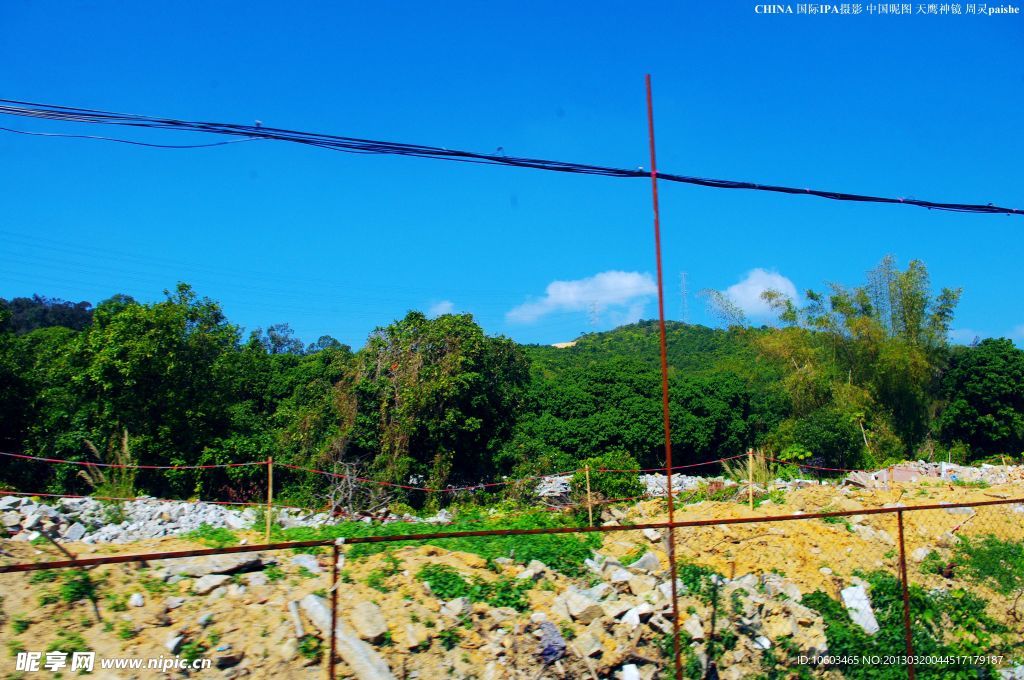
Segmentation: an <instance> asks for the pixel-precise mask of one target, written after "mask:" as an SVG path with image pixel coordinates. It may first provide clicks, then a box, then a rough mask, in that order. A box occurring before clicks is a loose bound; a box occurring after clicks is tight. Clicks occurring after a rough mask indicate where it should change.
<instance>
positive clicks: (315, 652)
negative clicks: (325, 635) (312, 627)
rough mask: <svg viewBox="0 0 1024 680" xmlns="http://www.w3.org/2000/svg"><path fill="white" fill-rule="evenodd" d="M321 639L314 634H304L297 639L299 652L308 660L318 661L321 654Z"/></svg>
mask: <svg viewBox="0 0 1024 680" xmlns="http://www.w3.org/2000/svg"><path fill="white" fill-rule="evenodd" d="M323 647H324V643H323V641H322V640H321V639H320V638H318V637H317V636H315V635H304V636H303V637H302V638H301V639H300V640H299V654H301V655H302V656H304V657H306V658H307V659H309V660H310V661H316V662H319V661H320V657H321V656H322V655H323Z"/></svg>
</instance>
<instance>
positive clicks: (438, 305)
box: [427, 300, 455, 319]
mask: <svg viewBox="0 0 1024 680" xmlns="http://www.w3.org/2000/svg"><path fill="white" fill-rule="evenodd" d="M454 311H455V303H454V302H452V301H451V300H441V301H440V302H435V303H434V304H432V305H430V308H429V309H428V310H427V316H429V317H430V318H432V319H433V318H434V317H438V316H441V315H442V314H451V313H452V312H454Z"/></svg>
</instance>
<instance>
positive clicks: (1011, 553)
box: [952, 535, 1024, 595]
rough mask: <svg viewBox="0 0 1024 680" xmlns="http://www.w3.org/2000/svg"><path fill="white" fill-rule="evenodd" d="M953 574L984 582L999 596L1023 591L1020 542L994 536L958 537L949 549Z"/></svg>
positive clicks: (1023, 550) (1023, 564)
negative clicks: (951, 556)
mask: <svg viewBox="0 0 1024 680" xmlns="http://www.w3.org/2000/svg"><path fill="white" fill-rule="evenodd" d="M952 561H953V564H954V574H957V573H958V572H959V573H962V574H963V575H964V576H966V577H967V578H969V579H971V580H973V581H978V582H981V583H985V584H986V585H988V586H989V587H991V588H992V589H993V590H995V591H996V592H998V593H1001V594H1003V595H1010V594H1011V593H1015V592H1018V591H1020V590H1024V543H1017V542H1014V541H1003V540H1000V539H998V538H996V537H995V536H992V535H988V536H981V537H973V538H970V537H967V536H961V537H960V542H959V543H957V544H956V547H955V548H954V550H953V560H952Z"/></svg>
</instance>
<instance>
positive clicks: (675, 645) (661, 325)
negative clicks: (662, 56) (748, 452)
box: [645, 73, 683, 680]
mask: <svg viewBox="0 0 1024 680" xmlns="http://www.w3.org/2000/svg"><path fill="white" fill-rule="evenodd" d="M645 84H646V86H647V133H648V138H649V140H650V147H651V199H652V202H653V205H654V257H655V260H656V261H657V269H658V330H659V333H660V339H661V411H662V420H663V421H664V425H665V477H666V480H667V481H666V492H667V495H668V521H669V524H673V523H674V522H675V514H676V510H675V499H673V498H672V430H671V427H670V425H669V408H668V350H667V343H666V340H665V285H664V283H663V280H662V272H661V214H660V212H659V209H658V160H657V156H656V154H655V152H654V98H653V96H652V95H651V74H649V73H648V74H647V77H646V78H645ZM668 566H669V578H670V579H671V581H672V653H673V656H674V659H675V667H676V674H675V675H676V680H682V678H683V662H682V659H681V658H680V656H679V594H678V593H677V592H676V590H677V588H676V532H675V528H674V527H669V530H668Z"/></svg>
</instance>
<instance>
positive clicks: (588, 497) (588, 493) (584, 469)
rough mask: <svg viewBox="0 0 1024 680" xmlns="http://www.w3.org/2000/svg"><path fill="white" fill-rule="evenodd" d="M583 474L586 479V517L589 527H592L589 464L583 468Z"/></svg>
mask: <svg viewBox="0 0 1024 680" xmlns="http://www.w3.org/2000/svg"><path fill="white" fill-rule="evenodd" d="M583 473H584V474H585V475H586V477H587V515H588V516H589V517H590V526H594V503H593V501H592V500H591V496H590V463H587V465H586V466H584V468H583Z"/></svg>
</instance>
